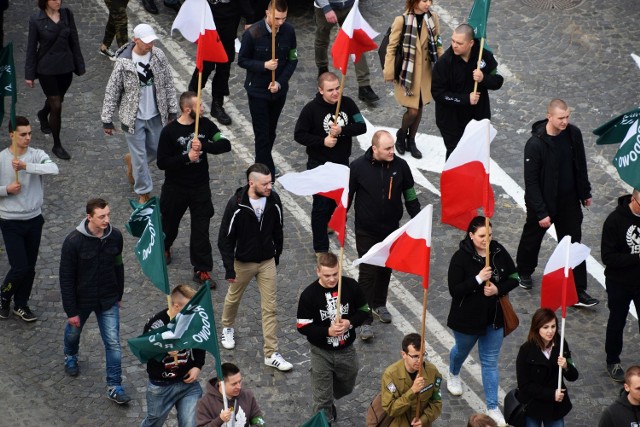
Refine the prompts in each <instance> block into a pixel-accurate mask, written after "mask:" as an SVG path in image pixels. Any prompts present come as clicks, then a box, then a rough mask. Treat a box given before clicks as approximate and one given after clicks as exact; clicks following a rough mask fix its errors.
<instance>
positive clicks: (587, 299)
mask: <svg viewBox="0 0 640 427" xmlns="http://www.w3.org/2000/svg"><path fill="white" fill-rule="evenodd" d="M599 303H600V301H598V300H597V299H595V298H593V297H591V295H589V294H588V293H587V292H586V291H579V292H578V303H577V304H576V305H575V306H574V307H593V306H594V305H597V304H599Z"/></svg>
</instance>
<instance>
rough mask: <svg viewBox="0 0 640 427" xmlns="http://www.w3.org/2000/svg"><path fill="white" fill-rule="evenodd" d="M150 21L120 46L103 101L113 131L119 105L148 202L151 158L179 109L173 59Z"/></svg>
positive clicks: (131, 160) (106, 124) (134, 172)
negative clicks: (161, 133)
mask: <svg viewBox="0 0 640 427" xmlns="http://www.w3.org/2000/svg"><path fill="white" fill-rule="evenodd" d="M156 40H158V36H156V33H155V31H154V30H153V28H151V26H150V25H148V24H140V25H138V26H137V27H135V28H134V30H133V41H131V42H129V43H128V44H126V45H124V46H122V47H121V48H120V49H118V51H117V52H116V64H115V66H114V67H113V72H112V73H111V77H110V78H109V82H108V83H107V88H106V90H105V97H104V104H103V106H102V116H101V118H102V127H103V129H104V132H105V133H106V134H107V135H113V132H114V130H115V127H114V125H113V114H114V112H115V109H116V107H118V111H119V114H118V116H119V118H120V126H121V127H122V130H123V131H124V133H125V139H126V140H127V145H128V146H129V153H128V154H127V155H126V156H125V162H126V163H127V168H128V170H127V175H128V178H129V182H130V183H131V184H133V186H134V187H133V189H134V191H135V192H136V193H137V194H138V197H139V199H138V202H139V203H145V202H147V201H148V200H149V198H150V193H151V190H153V181H152V180H151V174H150V173H149V163H150V162H152V161H154V160H155V159H156V154H157V151H158V141H159V139H160V131H161V130H162V127H163V126H164V125H166V124H167V123H168V122H170V121H172V120H174V119H175V118H176V117H177V114H178V102H177V99H176V89H175V84H174V82H173V75H172V74H171V68H170V67H169V62H168V61H167V58H166V57H165V55H164V52H162V51H161V50H160V49H158V48H157V47H155V46H154V43H155V41H156Z"/></svg>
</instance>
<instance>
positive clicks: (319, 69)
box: [318, 67, 329, 77]
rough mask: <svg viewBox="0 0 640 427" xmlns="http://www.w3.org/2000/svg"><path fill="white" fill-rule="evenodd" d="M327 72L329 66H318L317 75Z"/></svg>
mask: <svg viewBox="0 0 640 427" xmlns="http://www.w3.org/2000/svg"><path fill="white" fill-rule="evenodd" d="M328 72H329V67H318V77H320V76H321V75H323V74H324V73H328Z"/></svg>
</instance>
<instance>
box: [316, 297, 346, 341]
mask: <svg viewBox="0 0 640 427" xmlns="http://www.w3.org/2000/svg"><path fill="white" fill-rule="evenodd" d="M324 297H325V298H326V300H327V309H326V310H320V319H321V320H322V321H325V320H327V319H329V320H331V321H332V322H333V321H334V320H336V314H337V310H336V305H337V303H338V292H337V291H335V292H325V294H324ZM340 313H341V315H342V316H344V315H345V314H349V304H348V303H347V304H340ZM349 333H350V331H346V332H345V333H344V334H342V335H340V336H338V337H327V344H331V345H332V346H334V347H339V346H340V345H341V344H344V343H345V342H346V341H347V339H348V338H349Z"/></svg>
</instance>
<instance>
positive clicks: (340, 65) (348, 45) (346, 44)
mask: <svg viewBox="0 0 640 427" xmlns="http://www.w3.org/2000/svg"><path fill="white" fill-rule="evenodd" d="M377 36H378V33H377V32H376V31H375V30H374V29H373V28H371V26H370V25H369V24H368V23H367V21H365V20H364V18H363V17H362V15H361V14H360V9H358V0H356V1H355V3H354V4H353V6H352V7H351V11H350V12H349V14H348V15H347V17H346V18H345V20H344V23H343V24H342V27H340V29H339V30H338V35H337V36H336V39H335V40H334V42H333V46H332V47H331V56H332V57H333V66H334V67H335V68H337V69H338V70H340V72H341V73H342V74H347V66H348V64H349V56H351V58H352V60H353V62H354V63H356V62H358V61H360V57H361V56H362V54H363V53H364V52H368V51H370V50H374V49H377V48H378V45H377V44H376V43H375V42H374V41H373V39H374V38H376V37H377Z"/></svg>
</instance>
